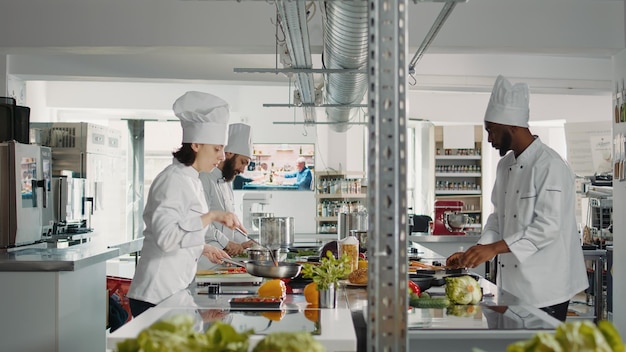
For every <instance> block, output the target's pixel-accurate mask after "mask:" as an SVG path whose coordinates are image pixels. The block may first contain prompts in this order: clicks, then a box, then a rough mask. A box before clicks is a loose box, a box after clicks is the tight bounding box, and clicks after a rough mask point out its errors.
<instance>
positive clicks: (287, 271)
mask: <svg viewBox="0 0 626 352" xmlns="http://www.w3.org/2000/svg"><path fill="white" fill-rule="evenodd" d="M222 260H223V261H224V262H226V263H229V264H233V265H237V266H240V267H243V268H246V271H247V272H248V274H250V275H254V276H258V277H265V278H273V279H285V278H287V279H291V278H294V277H296V276H298V274H300V270H302V265H300V264H297V263H286V262H279V263H276V265H274V263H273V262H269V261H253V260H251V261H246V262H243V263H241V262H238V261H235V260H231V259H228V258H224V259H222Z"/></svg>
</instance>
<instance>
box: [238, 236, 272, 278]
mask: <svg viewBox="0 0 626 352" xmlns="http://www.w3.org/2000/svg"><path fill="white" fill-rule="evenodd" d="M235 230H236V231H237V232H239V233H240V234H241V235H242V236H244V237H245V238H247V239H249V240H250V241H252V242H254V243H255V244H256V245H257V246H261V247H263V248H265V249H267V250H268V252H269V253H270V258H271V259H272V262H273V263H274V265H276V266H277V265H278V260H277V259H276V256H275V255H274V252H272V250H271V249H270V248H268V247H267V246H264V245H262V244H260V243H259V242H257V241H256V240H255V239H252V238H250V236H248V234H247V233H245V232H243V231H241V230H240V229H239V228H238V227H235ZM246 270H247V269H246Z"/></svg>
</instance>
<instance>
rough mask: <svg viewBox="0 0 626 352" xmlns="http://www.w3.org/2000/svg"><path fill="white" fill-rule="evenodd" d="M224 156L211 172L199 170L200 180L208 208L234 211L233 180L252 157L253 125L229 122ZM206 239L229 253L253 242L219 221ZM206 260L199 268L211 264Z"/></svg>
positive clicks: (232, 254) (236, 252)
mask: <svg viewBox="0 0 626 352" xmlns="http://www.w3.org/2000/svg"><path fill="white" fill-rule="evenodd" d="M224 152H225V155H226V158H225V159H224V160H223V161H222V162H221V163H220V164H219V165H218V166H217V167H216V168H214V169H213V170H212V171H211V172H201V173H200V181H201V182H202V186H203V187H204V195H205V197H206V201H207V203H208V204H209V209H210V210H226V209H229V210H228V211H230V212H233V213H234V212H235V199H234V194H233V188H232V181H233V180H234V179H235V176H236V175H238V174H241V173H243V172H244V171H245V170H246V167H247V166H248V164H249V163H250V158H251V157H252V129H251V128H250V125H247V124H244V123H233V124H231V125H229V126H228V144H227V145H226V147H225V148H224ZM205 240H206V243H208V244H210V245H213V246H215V247H217V248H224V251H226V253H228V254H230V255H231V256H235V255H239V254H241V253H243V250H244V249H246V248H248V247H250V246H252V245H253V244H254V243H253V242H252V241H250V240H248V239H247V238H246V237H244V236H243V235H242V234H240V233H239V232H234V231H233V230H231V229H229V228H228V227H225V226H223V225H222V224H220V223H215V222H214V223H213V225H212V226H210V227H209V231H207V235H206V237H205ZM214 266H215V264H213V263H210V262H209V261H208V260H206V261H204V260H201V261H199V262H198V267H199V268H200V269H208V268H210V267H214Z"/></svg>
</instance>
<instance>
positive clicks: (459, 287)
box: [446, 275, 483, 304]
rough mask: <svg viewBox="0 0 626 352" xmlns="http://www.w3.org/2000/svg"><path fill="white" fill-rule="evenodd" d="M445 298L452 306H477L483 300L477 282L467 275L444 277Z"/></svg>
mask: <svg viewBox="0 0 626 352" xmlns="http://www.w3.org/2000/svg"><path fill="white" fill-rule="evenodd" d="M446 297H448V299H449V300H450V303H452V304H478V302H480V300H481V299H482V298H483V292H482V291H481V289H480V285H479V284H478V281H476V279H474V278H473V277H471V276H469V275H463V276H452V277H446Z"/></svg>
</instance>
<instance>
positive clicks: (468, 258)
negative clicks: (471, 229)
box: [461, 240, 511, 268]
mask: <svg viewBox="0 0 626 352" xmlns="http://www.w3.org/2000/svg"><path fill="white" fill-rule="evenodd" d="M510 251H511V250H510V249H509V246H508V245H507V244H506V242H504V241H503V240H500V241H498V242H494V243H490V244H477V245H474V246H471V247H470V248H469V249H468V250H467V251H465V254H464V255H463V257H462V258H461V265H462V266H464V267H466V268H475V267H477V266H479V265H480V264H482V263H484V262H486V261H489V260H491V259H493V257H495V256H496V255H498V254H500V253H508V252H510Z"/></svg>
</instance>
